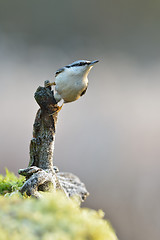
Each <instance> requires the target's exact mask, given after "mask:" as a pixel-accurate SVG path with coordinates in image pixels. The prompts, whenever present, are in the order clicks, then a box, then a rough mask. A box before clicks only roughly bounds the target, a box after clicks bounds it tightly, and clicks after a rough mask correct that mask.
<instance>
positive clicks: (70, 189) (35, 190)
mask: <svg viewBox="0 0 160 240" xmlns="http://www.w3.org/2000/svg"><path fill="white" fill-rule="evenodd" d="M48 82H49V81H45V86H47V83H48ZM34 97H35V100H36V102H37V103H38V105H39V106H40V109H39V110H38V112H37V114H36V118H35V122H34V125H33V138H32V140H31V142H30V162H29V166H28V168H26V169H20V170H19V174H20V175H23V176H25V177H26V182H25V183H24V185H23V186H22V188H21V193H22V194H23V193H24V192H26V194H27V195H28V196H34V197H36V198H39V197H40V196H41V195H40V193H39V191H49V190H52V189H60V190H61V191H63V192H64V193H65V194H66V196H68V197H72V196H75V195H77V196H79V198H80V200H81V201H83V200H84V199H85V198H86V197H87V196H88V192H87V190H86V188H85V185H84V184H83V183H82V182H81V181H80V180H79V178H78V177H76V176H75V175H73V174H71V173H57V172H58V168H57V167H55V166H53V151H54V140H55V131H56V123H57V115H58V111H59V110H60V107H59V106H58V105H57V103H56V100H55V99H54V94H53V91H51V88H50V87H39V88H38V89H37V91H36V92H35V96H34Z"/></svg>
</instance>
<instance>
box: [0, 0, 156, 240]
mask: <svg viewBox="0 0 160 240" xmlns="http://www.w3.org/2000/svg"><path fill="white" fill-rule="evenodd" d="M159 12H160V2H159V1H157V0H153V1H143V0H139V1H138V0H135V1H131V0H115V1H113V0H112V1H111V0H98V1H96V0H81V1H73V0H68V1H65V0H60V1H54V0H46V1H43V0H32V1H31V0H28V1H24V0H14V1H9V0H5V1H2V0H0V83H1V84H0V109H1V118H0V173H1V174H4V173H5V167H7V168H8V169H9V170H10V171H13V172H14V173H16V174H17V172H18V169H19V168H25V167H26V166H27V165H28V162H29V143H30V139H31V138H32V125H33V122H34V118H35V114H36V111H37V110H38V105H37V104H36V102H35V100H34V92H35V91H36V89H37V87H38V86H40V85H41V86H43V83H44V81H45V80H46V79H49V80H51V81H52V80H53V79H54V72H55V71H56V70H57V69H58V68H60V67H63V66H64V65H67V64H70V63H72V62H73V61H75V60H79V59H88V60H95V59H99V60H100V62H99V63H98V64H97V65H95V67H94V68H93V69H92V70H91V72H90V74H89V88H88V91H87V94H86V95H85V96H84V97H82V98H81V99H80V100H78V101H77V102H74V103H70V104H66V105H65V106H64V107H63V109H62V111H61V112H60V113H59V119H58V125H57V134H56V142H55V154H54V164H55V165H57V166H58V167H59V169H60V171H68V172H72V173H74V174H76V175H77V176H79V177H80V179H81V180H82V181H83V182H85V184H86V187H87V189H88V191H89V192H90V196H89V197H88V199H87V201H86V202H85V203H84V204H83V206H86V207H91V208H94V209H102V210H103V211H104V212H105V218H106V219H109V221H110V222H111V223H112V225H113V227H114V228H115V230H116V233H117V235H118V237H119V239H123V240H128V239H129V240H142V239H145V240H150V239H159V236H160V220H159V219H160V208H159V202H160V160H159V158H160V150H159V142H160V103H159V102H160V94H159V89H160V80H159V76H160V31H159V24H160V14H159Z"/></svg>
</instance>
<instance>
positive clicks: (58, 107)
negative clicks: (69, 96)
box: [49, 104, 63, 116]
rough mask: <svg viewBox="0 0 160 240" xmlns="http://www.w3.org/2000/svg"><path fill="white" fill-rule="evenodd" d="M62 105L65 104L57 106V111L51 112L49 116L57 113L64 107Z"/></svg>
mask: <svg viewBox="0 0 160 240" xmlns="http://www.w3.org/2000/svg"><path fill="white" fill-rule="evenodd" d="M62 107H63V104H62V106H56V107H55V111H54V112H53V113H51V114H50V115H49V116H53V115H55V114H57V113H58V112H59V111H60V110H61V109H62Z"/></svg>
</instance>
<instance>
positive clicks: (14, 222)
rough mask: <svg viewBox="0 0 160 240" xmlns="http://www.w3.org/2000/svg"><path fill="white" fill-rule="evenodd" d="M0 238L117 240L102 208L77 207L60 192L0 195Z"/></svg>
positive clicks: (8, 239) (5, 239)
mask: <svg viewBox="0 0 160 240" xmlns="http://www.w3.org/2000/svg"><path fill="white" fill-rule="evenodd" d="M12 179H13V176H12ZM17 181H18V179H17ZM3 192H4V190H3ZM0 239H1V240H10V239H12V240H21V239H22V240H24V239H27V240H117V237H116V235H115V233H114V231H113V229H112V227H111V226H110V224H109V223H108V222H107V221H106V220H104V219H103V212H102V211H98V212H97V211H95V210H91V209H87V208H80V207H79V205H78V204H77V202H76V201H74V200H70V199H67V198H66V197H65V196H64V194H63V193H60V192H53V193H48V194H44V195H43V198H42V199H39V200H37V199H34V198H26V199H24V198H20V197H19V195H18V194H14V195H13V196H11V197H4V196H1V197H0Z"/></svg>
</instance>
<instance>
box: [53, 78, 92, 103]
mask: <svg viewBox="0 0 160 240" xmlns="http://www.w3.org/2000/svg"><path fill="white" fill-rule="evenodd" d="M60 75H61V74H60ZM60 75H58V76H57V77H56V80H55V84H56V86H55V89H56V91H57V92H58V93H59V94H60V95H61V97H62V98H63V99H64V100H65V101H66V102H72V101H75V100H77V99H78V98H79V97H80V95H81V93H82V91H83V90H84V89H85V88H86V87H87V85H88V79H87V78H83V77H78V76H72V75H71V76H60ZM62 75H63V74H62Z"/></svg>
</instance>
